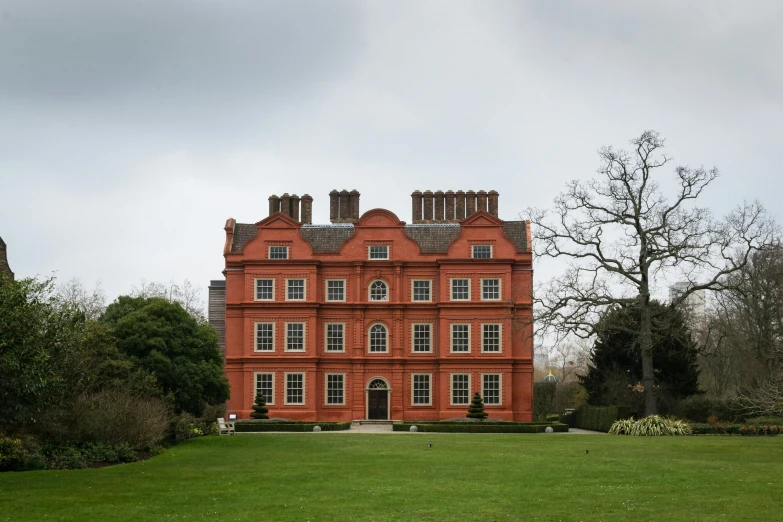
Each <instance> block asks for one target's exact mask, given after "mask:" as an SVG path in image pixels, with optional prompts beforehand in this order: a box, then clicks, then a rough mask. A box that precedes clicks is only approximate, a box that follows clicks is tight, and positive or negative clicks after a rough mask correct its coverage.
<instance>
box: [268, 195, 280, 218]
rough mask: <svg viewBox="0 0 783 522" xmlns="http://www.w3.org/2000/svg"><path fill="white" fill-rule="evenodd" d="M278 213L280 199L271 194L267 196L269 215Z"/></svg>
mask: <svg viewBox="0 0 783 522" xmlns="http://www.w3.org/2000/svg"><path fill="white" fill-rule="evenodd" d="M275 212H280V198H278V197H277V196H275V195H274V194H272V195H271V196H269V215H270V216H271V215H272V214H274V213H275Z"/></svg>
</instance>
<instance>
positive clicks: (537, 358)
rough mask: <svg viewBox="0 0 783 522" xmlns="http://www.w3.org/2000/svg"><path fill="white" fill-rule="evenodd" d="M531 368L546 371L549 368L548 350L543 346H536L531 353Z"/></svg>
mask: <svg viewBox="0 0 783 522" xmlns="http://www.w3.org/2000/svg"><path fill="white" fill-rule="evenodd" d="M533 368H535V369H537V370H546V369H547V368H549V350H548V349H547V348H545V347H543V346H537V347H536V348H535V351H534V352H533Z"/></svg>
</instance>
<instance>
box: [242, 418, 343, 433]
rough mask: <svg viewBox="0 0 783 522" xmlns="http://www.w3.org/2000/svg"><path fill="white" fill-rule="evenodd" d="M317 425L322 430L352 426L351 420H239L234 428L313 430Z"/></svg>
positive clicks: (248, 431)
mask: <svg viewBox="0 0 783 522" xmlns="http://www.w3.org/2000/svg"><path fill="white" fill-rule="evenodd" d="M316 426H320V427H321V431H342V430H348V429H350V428H351V423H350V422H299V421H288V422H278V421H271V422H270V421H237V422H235V423H234V429H235V430H236V432H237V433H260V432H264V431H313V428H314V427H316Z"/></svg>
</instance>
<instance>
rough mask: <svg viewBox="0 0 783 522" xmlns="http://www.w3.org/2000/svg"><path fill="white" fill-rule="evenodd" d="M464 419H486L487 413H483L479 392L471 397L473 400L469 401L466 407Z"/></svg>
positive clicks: (482, 402)
mask: <svg viewBox="0 0 783 522" xmlns="http://www.w3.org/2000/svg"><path fill="white" fill-rule="evenodd" d="M465 417H467V418H469V419H480V420H484V419H486V418H487V412H485V411H484V399H482V398H481V394H480V393H479V392H476V393H475V394H474V395H473V400H472V401H470V406H469V407H468V413H467V415H465Z"/></svg>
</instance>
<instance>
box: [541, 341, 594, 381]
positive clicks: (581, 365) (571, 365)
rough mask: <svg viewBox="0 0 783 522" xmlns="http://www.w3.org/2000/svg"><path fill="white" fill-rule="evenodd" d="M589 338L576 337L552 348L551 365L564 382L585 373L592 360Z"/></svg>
mask: <svg viewBox="0 0 783 522" xmlns="http://www.w3.org/2000/svg"><path fill="white" fill-rule="evenodd" d="M588 343H589V341H588V340H587V339H575V340H573V341H567V342H561V343H558V344H556V345H555V347H554V348H552V357H551V359H550V362H549V366H550V367H553V368H555V369H556V370H557V372H558V373H559V374H560V380H561V381H562V382H563V383H567V382H572V381H574V380H576V376H577V375H580V374H584V373H585V372H586V371H587V366H588V363H589V361H590V347H589V346H588Z"/></svg>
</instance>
